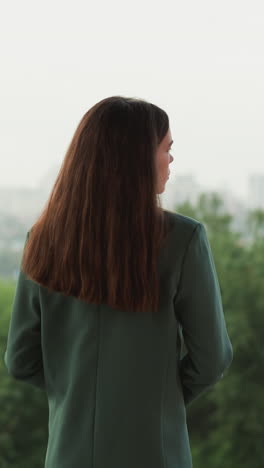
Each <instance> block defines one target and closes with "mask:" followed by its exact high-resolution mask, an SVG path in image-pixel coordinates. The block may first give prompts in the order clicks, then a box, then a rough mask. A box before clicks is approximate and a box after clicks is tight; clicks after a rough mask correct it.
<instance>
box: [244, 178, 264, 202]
mask: <svg viewBox="0 0 264 468" xmlns="http://www.w3.org/2000/svg"><path fill="white" fill-rule="evenodd" d="M248 208H249V209H257V208H261V209H264V174H252V175H251V176H249V179H248Z"/></svg>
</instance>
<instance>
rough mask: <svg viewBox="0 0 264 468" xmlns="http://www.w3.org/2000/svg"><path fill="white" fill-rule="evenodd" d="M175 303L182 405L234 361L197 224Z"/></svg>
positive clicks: (209, 253)
mask: <svg viewBox="0 0 264 468" xmlns="http://www.w3.org/2000/svg"><path fill="white" fill-rule="evenodd" d="M178 291H179V292H178V293H177V295H176V297H175V300H174V307H175V314H176V318H178V321H179V323H180V329H181V335H182V337H183V341H184V342H183V344H184V347H185V354H184V356H181V359H180V362H179V373H180V378H181V383H182V390H183V396H184V401H185V405H188V404H189V403H191V402H192V401H193V400H194V399H196V398H197V397H198V396H199V395H200V394H201V393H202V392H203V391H205V390H207V389H208V388H209V387H211V386H212V385H214V384H215V383H216V382H217V381H218V380H220V379H221V378H222V377H223V373H224V371H225V369H227V368H228V367H229V366H230V364H231V362H232V359H233V348H232V345H231V342H230V339H229V336H228V333H227V329H226V323H225V318H224V313H223V307H222V299H221V293H220V286H219V282H218V277H217V273H216V269H215V263H214V259H213V255H212V251H211V247H210V244H209V241H208V238H207V234H206V230H205V227H204V225H203V224H202V223H199V224H198V225H197V226H196V228H195V229H194V231H193V234H192V237H191V240H190V242H189V245H188V247H187V251H186V252H185V256H184V260H183V267H182V272H181V278H180V285H179V289H178Z"/></svg>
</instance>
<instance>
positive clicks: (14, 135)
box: [0, 0, 264, 196]
mask: <svg viewBox="0 0 264 468" xmlns="http://www.w3.org/2000/svg"><path fill="white" fill-rule="evenodd" d="M0 36H1V37H0V39H1V43H0V44H1V74H0V81H1V86H0V96H1V105H0V119H1V125H0V128H1V135H0V158H1V159H0V187H4V186H29V187H34V186H36V185H38V182H39V180H40V179H41V178H42V177H43V175H45V173H46V172H47V171H48V170H49V169H50V167H51V166H53V165H54V164H58V163H59V164H60V163H61V162H62V160H63V158H64V155H65V152H66V149H67V147H68V145H69V143H70V140H71V138H72V136H73V133H74V131H75V129H76V127H77V125H78V123H79V121H80V120H81V118H82V116H83V114H84V113H85V112H86V111H87V110H88V109H89V108H90V107H91V106H93V105H94V104H95V103H96V102H98V101H99V100H101V99H103V98H105V97H108V96H111V95H115V94H121V95H125V96H132V97H139V98H143V99H146V100H149V101H151V102H153V103H155V104H157V105H158V106H160V107H162V108H163V109H164V110H165V111H166V112H167V113H168V115H169V119H170V128H171V133H172V137H173V139H174V144H173V146H172V155H173V156H174V162H173V163H172V165H171V177H173V175H174V174H177V173H178V174H183V173H185V172H192V173H193V174H194V175H195V176H196V177H197V179H198V181H199V182H200V183H201V184H205V185H207V186H210V187H211V188H217V187H219V186H220V185H221V186H223V185H225V184H226V186H229V187H230V188H231V189H232V190H233V191H234V193H237V194H240V195H242V196H243V195H245V193H246V190H247V177H248V175H249V174H250V173H258V172H262V173H264V135H263V133H264V2H263V0H259V1H254V0H250V1H249V0H248V1H243V0H222V1H221V2H214V1H212V0H206V1H205V0H200V1H197V0H189V1H186V2H184V1H182V0H181V1H175V0H171V1H166V0H165V1H164V2H154V1H153V0H152V1H151V2H150V1H149V2H147V1H134V0H133V2H130V4H129V3H128V2H121V1H120V0H115V1H111V2H88V1H86V2H84V1H83V2H81V1H79V0H76V1H75V2H73V1H71V2H67V1H66V2H65V1H63V2H62V1H52V2H51V0H46V2H45V3H44V2H35V1H33V0H25V1H23V2H16V3H15V4H14V2H9V3H8V2H6V3H5V6H3V7H2V12H1V19H0Z"/></svg>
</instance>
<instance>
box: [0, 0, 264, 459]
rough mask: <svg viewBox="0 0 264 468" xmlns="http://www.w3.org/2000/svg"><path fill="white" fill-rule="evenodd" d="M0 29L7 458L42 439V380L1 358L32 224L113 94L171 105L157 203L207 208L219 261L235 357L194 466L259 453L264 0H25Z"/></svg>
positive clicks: (204, 413)
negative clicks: (167, 160)
mask: <svg viewBox="0 0 264 468" xmlns="http://www.w3.org/2000/svg"><path fill="white" fill-rule="evenodd" d="M14 6H15V8H14ZM0 39H1V40H0V44H1V45H0V48H1V76H0V82H1V86H0V97H1V106H0V132H1V137H0V353H1V360H0V407H1V413H0V468H6V467H15V468H39V467H42V466H43V463H44V457H45V449H46V442H47V418H48V409H47V401H46V397H45V395H44V394H43V393H42V392H41V391H40V390H35V389H34V388H33V389H31V388H30V387H29V388H28V386H27V385H25V384H23V383H20V382H14V381H13V380H12V379H11V378H9V376H8V375H7V372H6V369H5V366H4V363H3V354H4V351H5V345H6V336H7V331H8V325H9V319H10V312H11V308H12V300H13V296H14V291H15V284H16V279H17V275H18V271H19V265H20V261H21V255H22V249H23V245H24V242H25V237H26V232H27V231H28V229H29V228H30V227H31V225H32V224H33V222H34V221H35V220H36V218H37V216H38V215H39V214H40V212H41V211H42V209H43V207H44V205H45V203H46V201H47V199H48V196H49V194H50V191H51V188H52V186H53V183H54V182H55V178H56V176H57V174H58V171H59V169H60V166H61V163H62V161H63V158H64V156H65V153H66V150H67V147H68V145H69V143H70V141H71V138H72V136H73V133H74V131H75V129H76V127H77V125H78V123H79V121H80V120H81V118H82V116H83V114H84V113H85V112H86V111H87V110H88V109H89V108H90V107H92V106H93V105H94V104H95V103H96V102H98V101H99V100H101V99H103V98H105V97H108V96H112V95H116V94H118V95H124V96H130V97H138V98H143V99H146V100H148V101H150V102H153V103H154V104H156V105H158V106H160V107H162V108H163V109H164V110H165V111H166V112H167V114H168V116H169V119H170V129H171V134H172V138H173V140H174V143H173V145H172V151H171V154H172V155H173V157H174V161H173V163H172V164H171V165H170V170H171V174H170V179H169V181H168V182H167V185H166V189H165V192H164V193H163V194H162V195H161V200H162V204H163V207H164V208H166V209H169V210H171V211H177V212H180V213H182V214H184V215H187V216H192V217H194V218H197V219H199V220H200V221H201V222H203V223H205V225H206V227H207V229H208V235H209V238H210V242H211V246H212V250H213V254H214V258H215V263H216V267H217V272H218V276H219V281H220V286H221V291H222V298H223V306H224V313H225V317H226V321H227V327H228V331H229V334H230V338H231V341H232V344H233V348H234V360H233V363H232V366H231V367H230V369H229V370H228V371H227V372H226V375H225V378H224V379H223V380H222V381H221V382H219V383H218V384H217V385H216V386H215V387H214V388H212V389H211V390H210V391H208V392H207V394H206V395H204V396H203V397H201V399H198V400H197V401H196V402H195V403H193V404H192V405H191V406H190V408H189V409H188V411H187V418H188V428H189V434H190V439H191V448H192V454H193V463H194V468H204V466H208V467H210V468H220V467H221V468H222V467H223V466H224V468H249V467H250V468H263V467H264V454H263V450H262V439H263V434H264V416H263V415H264V411H263V410H264V399H263V384H264V377H263V373H262V369H263V362H264V349H263V329H264V139H263V129H264V112H263V109H264V88H263V83H264V54H263V50H264V3H263V2H262V1H256V0H252V1H251V2H248V1H244V0H240V1H239V0H229V1H227V0H223V1H222V2H212V1H209V0H201V1H200V2H196V1H195V0H189V1H188V2H179V1H169V0H164V2H162V3H154V2H149V1H145V2H139V1H138V0H136V1H134V2H133V3H131V4H127V3H126V4H124V3H122V2H121V1H118V0H115V1H114V2H110V3H106V2H105V3H97V4H89V3H88V2H82V1H80V0H76V1H75V2H74V3H73V2H67V1H66V2H65V1H64V2H62V1H57V2H51V0H47V1H46V2H45V3H42V4H39V3H36V2H33V1H32V0H25V1H24V2H22V3H16V4H15V5H14V3H9V4H8V3H6V4H5V6H4V7H3V8H2V14H1V18H0ZM25 428H26V430H25Z"/></svg>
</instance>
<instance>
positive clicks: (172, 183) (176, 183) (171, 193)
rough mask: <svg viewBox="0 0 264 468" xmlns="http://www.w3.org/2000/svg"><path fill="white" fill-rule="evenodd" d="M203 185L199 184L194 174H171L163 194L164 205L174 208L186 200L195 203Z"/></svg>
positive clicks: (169, 208)
mask: <svg viewBox="0 0 264 468" xmlns="http://www.w3.org/2000/svg"><path fill="white" fill-rule="evenodd" d="M200 192H202V187H201V186H200V185H199V184H198V182H197V180H196V179H195V177H194V175H193V174H183V175H177V176H171V178H170V179H169V180H168V182H167V184H166V188H165V191H164V192H163V194H161V200H162V204H163V207H164V208H165V209H166V208H167V209H168V210H173V209H174V207H175V205H180V204H181V203H184V202H186V201H189V202H190V203H191V204H195V203H196V201H197V198H198V196H199V193H200Z"/></svg>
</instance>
